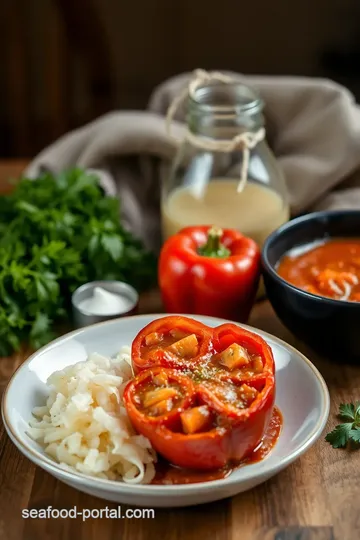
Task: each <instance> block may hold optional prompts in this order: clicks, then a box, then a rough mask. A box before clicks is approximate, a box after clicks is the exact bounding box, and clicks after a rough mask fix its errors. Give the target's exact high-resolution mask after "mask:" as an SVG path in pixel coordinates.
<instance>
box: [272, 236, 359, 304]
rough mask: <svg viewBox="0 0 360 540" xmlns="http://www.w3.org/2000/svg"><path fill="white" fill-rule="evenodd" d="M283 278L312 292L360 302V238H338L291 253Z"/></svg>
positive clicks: (282, 265)
mask: <svg viewBox="0 0 360 540" xmlns="http://www.w3.org/2000/svg"><path fill="white" fill-rule="evenodd" d="M277 272H278V274H279V276H281V277H282V278H284V279H285V280H286V281H288V282H289V283H291V284H293V285H295V286H296V287H299V288H300V289H303V290H305V291H307V292H309V293H312V294H316V295H319V296H325V297H328V298H333V299H335V300H347V301H353V302H360V239H356V238H355V239H352V238H351V239H350V238H348V239H341V238H338V239H334V240H328V241H324V242H317V243H313V244H308V245H306V246H303V247H302V248H300V249H299V248H296V249H294V250H291V251H290V252H288V253H287V254H286V255H285V256H284V257H283V258H282V259H281V260H280V262H279V264H278V267H277Z"/></svg>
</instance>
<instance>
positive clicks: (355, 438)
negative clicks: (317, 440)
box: [325, 402, 360, 448]
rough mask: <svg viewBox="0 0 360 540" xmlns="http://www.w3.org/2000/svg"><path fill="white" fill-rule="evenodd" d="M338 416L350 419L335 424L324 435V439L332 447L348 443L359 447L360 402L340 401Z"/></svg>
mask: <svg viewBox="0 0 360 540" xmlns="http://www.w3.org/2000/svg"><path fill="white" fill-rule="evenodd" d="M338 417H339V418H340V419H341V420H350V421H349V422H344V423H343V424H339V425H337V426H336V427H335V429H333V430H332V431H330V433H328V434H327V435H326V437H325V440H326V441H327V442H328V443H330V444H331V445H332V447H333V448H346V447H347V446H348V445H349V444H353V445H355V447H359V448H360V403H359V402H357V403H355V404H353V403H348V404H345V403H342V404H341V405H340V407H339V414H338Z"/></svg>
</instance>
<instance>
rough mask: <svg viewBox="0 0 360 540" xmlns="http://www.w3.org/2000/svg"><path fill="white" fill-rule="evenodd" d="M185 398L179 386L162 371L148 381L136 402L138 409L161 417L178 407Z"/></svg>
mask: <svg viewBox="0 0 360 540" xmlns="http://www.w3.org/2000/svg"><path fill="white" fill-rule="evenodd" d="M182 398H183V390H182V388H181V386H180V385H179V384H177V383H176V382H175V381H171V379H169V377H168V375H167V373H166V372H163V371H160V372H159V373H156V374H155V375H154V376H153V379H152V381H147V382H146V383H145V384H144V386H143V388H142V390H141V392H139V393H138V394H137V395H136V396H135V398H134V401H135V403H136V404H137V406H138V408H139V409H140V410H142V411H143V412H144V413H146V414H147V415H149V416H161V415H163V414H166V413H169V412H170V411H172V410H173V409H174V407H176V406H178V405H179V403H180V402H181V399H182Z"/></svg>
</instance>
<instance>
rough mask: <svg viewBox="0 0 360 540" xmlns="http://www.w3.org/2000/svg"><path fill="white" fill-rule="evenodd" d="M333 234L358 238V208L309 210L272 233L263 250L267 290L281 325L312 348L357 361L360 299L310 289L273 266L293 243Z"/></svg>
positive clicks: (329, 355) (296, 243)
mask: <svg viewBox="0 0 360 540" xmlns="http://www.w3.org/2000/svg"><path fill="white" fill-rule="evenodd" d="M332 237H338V238H339V237H342V238H344V237H357V238H360V210H359V211H357V210H338V211H329V212H316V213H313V214H308V215H306V216H302V217H299V218H296V219H293V220H291V221H289V222H288V223H286V224H285V225H283V226H282V227H280V228H279V229H277V230H276V231H275V232H274V233H272V234H271V235H270V236H269V237H268V238H267V240H266V241H265V244H264V247H263V250H262V268H263V275H264V282H265V287H266V292H267V296H268V298H269V300H270V302H271V304H272V306H273V308H274V310H275V312H276V313H277V315H278V317H279V318H280V319H281V321H282V322H283V323H284V325H285V326H287V328H288V329H289V330H290V331H291V332H293V334H295V335H296V336H297V337H298V338H300V339H301V340H302V341H304V342H305V343H306V344H307V345H309V346H310V347H311V348H313V349H314V350H315V351H316V352H318V353H319V354H321V355H323V356H326V357H328V358H331V359H333V360H336V361H338V362H344V361H347V362H358V363H360V303H357V302H346V301H342V300H332V299H331V298H324V297H321V296H316V295H314V294H310V293H308V292H305V291H303V290H301V289H298V288H297V287H295V286H294V285H291V284H290V283H288V282H287V281H285V280H284V279H283V278H281V277H280V276H279V275H278V274H277V272H276V266H277V263H278V261H279V260H280V259H281V257H282V256H283V255H284V254H285V253H286V252H287V251H289V250H290V249H291V248H293V247H295V246H300V245H302V244H307V243H309V242H312V241H314V240H319V239H322V238H324V239H326V238H332Z"/></svg>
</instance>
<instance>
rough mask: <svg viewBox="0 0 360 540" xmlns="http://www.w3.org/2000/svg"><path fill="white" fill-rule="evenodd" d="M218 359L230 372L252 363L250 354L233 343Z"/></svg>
mask: <svg viewBox="0 0 360 540" xmlns="http://www.w3.org/2000/svg"><path fill="white" fill-rule="evenodd" d="M217 358H218V361H219V363H220V364H222V365H223V366H225V367H226V368H227V369H229V370H230V371H231V370H233V369H235V368H239V367H243V366H246V365H247V364H249V363H250V355H249V353H248V352H247V350H246V349H245V348H244V347H242V346H241V345H238V344H237V343H233V344H232V345H230V346H229V347H228V348H227V349H225V350H224V351H222V352H221V353H219V354H218V355H217Z"/></svg>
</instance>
